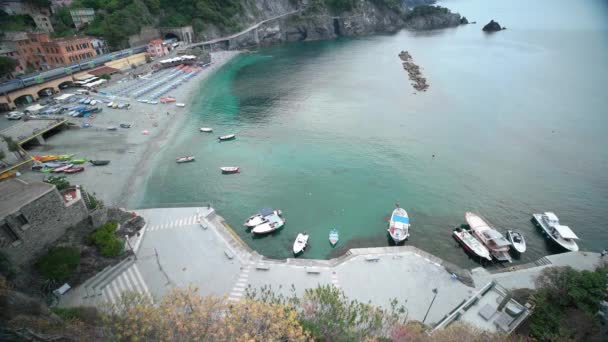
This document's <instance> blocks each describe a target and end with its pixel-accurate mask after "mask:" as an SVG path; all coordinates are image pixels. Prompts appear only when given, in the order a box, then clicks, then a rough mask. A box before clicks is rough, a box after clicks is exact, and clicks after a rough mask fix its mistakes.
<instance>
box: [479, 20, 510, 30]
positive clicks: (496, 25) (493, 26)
mask: <svg viewBox="0 0 608 342" xmlns="http://www.w3.org/2000/svg"><path fill="white" fill-rule="evenodd" d="M505 28H506V27H501V26H500V24H499V23H498V22H496V21H494V20H490V22H489V23H487V24H486V26H484V27H483V28H482V30H483V31H484V32H498V31H501V30H504V29H505Z"/></svg>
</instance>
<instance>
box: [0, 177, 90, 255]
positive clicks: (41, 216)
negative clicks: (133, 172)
mask: <svg viewBox="0 0 608 342" xmlns="http://www.w3.org/2000/svg"><path fill="white" fill-rule="evenodd" d="M20 214H21V215H23V216H24V217H25V219H26V220H27V224H25V225H22V224H21V223H20V222H19V221H18V220H17V217H18V216H19V215H20ZM87 217H88V210H87V208H86V205H85V203H84V201H83V200H82V199H80V200H78V201H75V202H73V203H72V204H71V205H69V206H67V207H66V206H65V205H64V202H63V198H62V197H61V195H60V194H59V192H58V191H57V189H53V190H52V191H49V192H48V193H46V194H44V195H43V196H42V197H40V198H38V199H36V200H34V201H32V202H30V203H28V204H26V205H25V206H23V207H22V208H21V209H20V210H19V211H18V212H16V213H14V214H11V215H9V216H7V217H6V218H5V221H6V222H7V223H8V224H9V225H10V226H11V228H12V230H13V231H14V232H15V233H16V234H17V235H18V236H19V240H18V241H17V242H16V243H13V244H11V245H9V246H5V247H4V248H2V251H3V252H4V253H6V254H7V255H8V256H9V257H10V259H11V261H12V262H13V264H15V265H16V266H20V265H24V264H27V263H29V262H31V261H33V260H35V259H36V258H37V257H38V256H40V254H42V253H44V252H45V251H46V248H47V247H48V245H50V244H52V243H53V242H55V241H56V240H57V239H58V238H59V237H61V236H62V235H63V234H64V233H65V232H66V230H67V229H68V228H69V227H71V226H73V225H76V224H78V223H79V222H81V221H83V220H85V219H87Z"/></svg>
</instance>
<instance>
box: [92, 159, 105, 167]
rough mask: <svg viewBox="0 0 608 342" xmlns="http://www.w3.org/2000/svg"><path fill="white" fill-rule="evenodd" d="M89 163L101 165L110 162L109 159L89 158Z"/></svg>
mask: <svg viewBox="0 0 608 342" xmlns="http://www.w3.org/2000/svg"><path fill="white" fill-rule="evenodd" d="M89 163H91V164H93V165H95V166H102V165H108V164H110V161H109V160H89Z"/></svg>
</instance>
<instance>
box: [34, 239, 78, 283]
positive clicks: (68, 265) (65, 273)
mask: <svg viewBox="0 0 608 342" xmlns="http://www.w3.org/2000/svg"><path fill="white" fill-rule="evenodd" d="M78 264H80V252H79V251H78V249H77V248H74V247H55V248H53V249H51V250H50V251H49V252H48V253H47V254H46V255H45V256H43V257H42V258H40V259H39V260H38V262H37V263H36V269H38V271H39V272H40V273H41V274H42V275H43V276H45V277H46V278H47V279H50V280H54V281H57V282H63V281H65V280H67V279H68V278H69V277H70V276H71V275H72V273H73V272H74V270H76V268H77V267H78Z"/></svg>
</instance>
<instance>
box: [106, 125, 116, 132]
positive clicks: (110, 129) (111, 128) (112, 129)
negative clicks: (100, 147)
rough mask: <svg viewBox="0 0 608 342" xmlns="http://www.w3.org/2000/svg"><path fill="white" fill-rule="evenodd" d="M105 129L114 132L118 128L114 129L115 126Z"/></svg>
mask: <svg viewBox="0 0 608 342" xmlns="http://www.w3.org/2000/svg"><path fill="white" fill-rule="evenodd" d="M106 129H107V130H108V131H115V130H117V129H118V127H116V126H108V127H106Z"/></svg>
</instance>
